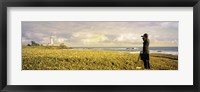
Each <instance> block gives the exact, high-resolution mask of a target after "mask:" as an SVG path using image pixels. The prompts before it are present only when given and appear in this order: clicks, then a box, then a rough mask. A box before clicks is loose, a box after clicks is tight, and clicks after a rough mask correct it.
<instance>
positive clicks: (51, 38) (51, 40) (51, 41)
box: [50, 36, 54, 45]
mask: <svg viewBox="0 0 200 92" xmlns="http://www.w3.org/2000/svg"><path fill="white" fill-rule="evenodd" d="M53 41H54V40H53V36H50V44H51V45H53V44H54V43H53Z"/></svg>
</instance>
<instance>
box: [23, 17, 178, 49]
mask: <svg viewBox="0 0 200 92" xmlns="http://www.w3.org/2000/svg"><path fill="white" fill-rule="evenodd" d="M144 33H148V34H149V39H150V46H151V47H154V46H177V45H178V22H177V21H149V22H144V21H131V22H130V21H129V22H119V21H115V22H108V21H107V22H100V21H99V22H91V21H90V22H89V21H88V22H84V21H82V22H80V21H71V22H70V21H23V22H22V44H23V45H26V44H28V43H30V41H35V42H37V43H40V44H47V43H50V36H53V38H54V43H57V44H60V43H65V44H66V45H68V46H71V47H113V46H114V47H133V46H142V38H141V35H143V34H144Z"/></svg>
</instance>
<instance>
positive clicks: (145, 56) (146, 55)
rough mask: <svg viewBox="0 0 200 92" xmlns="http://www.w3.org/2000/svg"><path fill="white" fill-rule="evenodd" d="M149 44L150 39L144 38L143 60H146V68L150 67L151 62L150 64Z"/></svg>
mask: <svg viewBox="0 0 200 92" xmlns="http://www.w3.org/2000/svg"><path fill="white" fill-rule="evenodd" d="M149 44H150V41H149V39H147V40H144V42H143V62H144V67H145V68H146V69H150V64H149Z"/></svg>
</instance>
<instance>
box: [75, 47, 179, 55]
mask: <svg viewBox="0 0 200 92" xmlns="http://www.w3.org/2000/svg"><path fill="white" fill-rule="evenodd" d="M73 49H78V50H107V51H118V52H130V53H139V52H140V51H142V47H73ZM149 49H150V53H165V54H174V55H178V47H149Z"/></svg>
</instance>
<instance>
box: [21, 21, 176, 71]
mask: <svg viewBox="0 0 200 92" xmlns="http://www.w3.org/2000/svg"><path fill="white" fill-rule="evenodd" d="M178 23H179V22H178V21H22V22H21V29H22V70H178Z"/></svg>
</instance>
